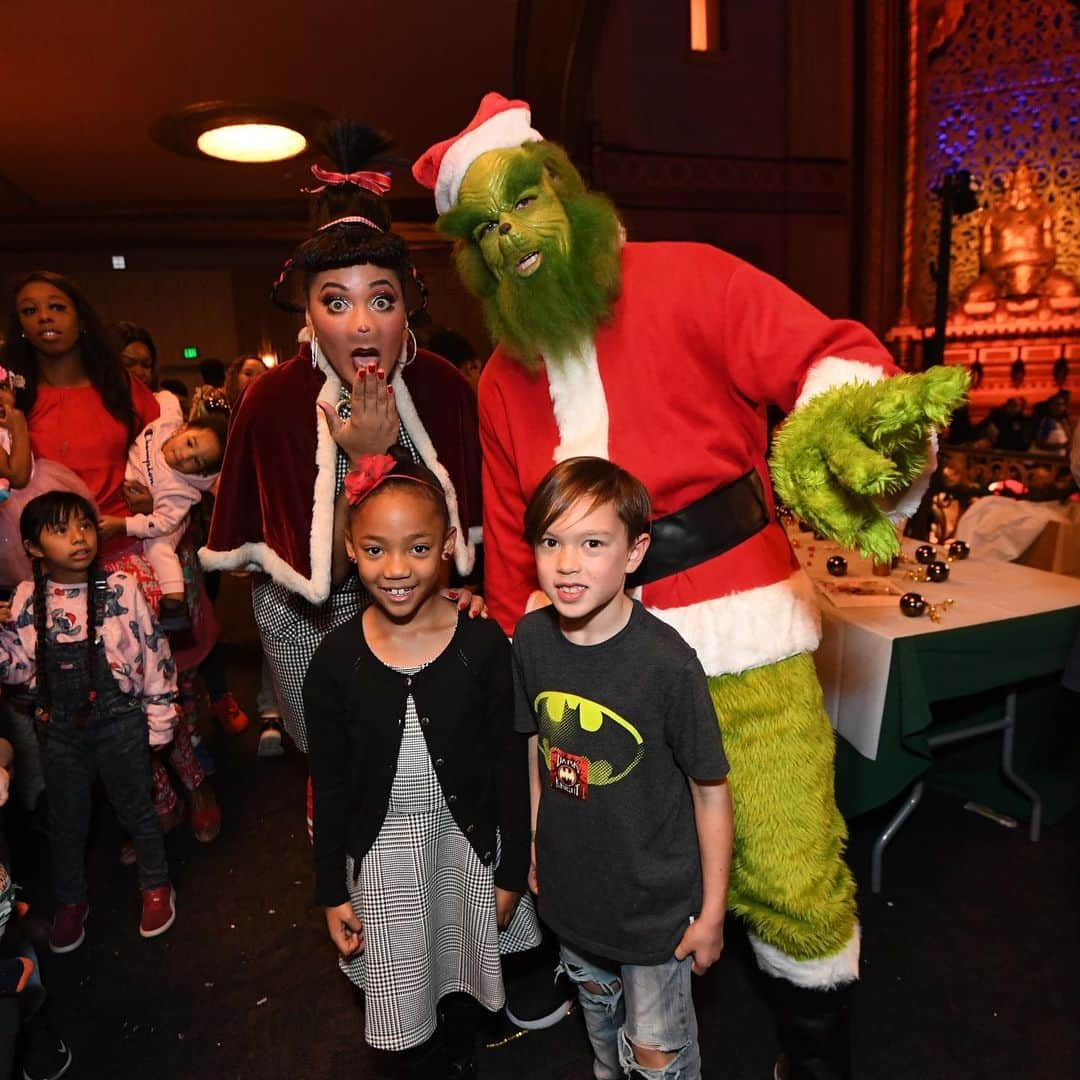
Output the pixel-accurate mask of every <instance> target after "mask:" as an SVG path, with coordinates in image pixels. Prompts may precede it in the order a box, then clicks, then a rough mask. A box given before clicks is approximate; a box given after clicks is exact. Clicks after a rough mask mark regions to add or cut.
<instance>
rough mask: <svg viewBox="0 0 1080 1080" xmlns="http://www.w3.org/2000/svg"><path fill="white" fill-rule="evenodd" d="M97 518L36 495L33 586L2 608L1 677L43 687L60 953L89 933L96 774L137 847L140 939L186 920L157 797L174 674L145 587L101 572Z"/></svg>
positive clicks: (29, 512)
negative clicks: (153, 772)
mask: <svg viewBox="0 0 1080 1080" xmlns="http://www.w3.org/2000/svg"><path fill="white" fill-rule="evenodd" d="M96 516H97V515H96V514H95V512H94V508H93V506H91V504H90V503H89V502H87V500H85V499H83V498H82V497H81V496H78V495H74V494H72V493H70V492H65V491H54V492H49V493H47V494H45V495H41V496H38V497H37V498H36V499H33V500H32V501H31V502H30V503H29V504H28V505H27V506H26V509H25V510H24V511H23V514H22V518H21V521H20V528H21V531H22V536H23V542H24V544H25V545H26V550H27V552H28V553H29V554H30V556H31V557H32V558H33V560H34V580H33V581H32V582H30V581H24V582H22V583H21V584H20V585H19V586H18V587H17V588H16V590H15V596H14V598H13V600H12V603H11V605H10V607H6V610H3V611H2V612H0V618H2V619H3V625H0V681H2V682H7V683H25V684H28V685H29V687H30V689H31V690H33V691H34V692H35V704H36V708H35V715H36V718H37V723H38V734H39V737H40V739H41V743H42V764H43V766H44V770H45V787H46V792H47V794H48V797H49V847H50V850H51V855H52V863H53V886H54V889H55V891H56V916H55V918H54V920H53V926H52V931H51V933H50V935H49V947H50V948H51V949H52V951H53V952H56V953H66V952H71V951H72V950H73V949H76V948H78V947H79V946H80V945H81V944H82V942H83V940H84V938H85V936H86V932H85V930H84V928H83V924H84V923H85V921H86V916H87V913H88V911H89V905H88V904H87V900H86V836H87V832H88V830H89V826H90V812H91V793H92V789H93V782H94V778H95V776H97V775H98V774H100V776H101V779H102V781H103V783H104V785H105V790H106V792H107V793H108V795H109V798H110V800H111V801H112V804H113V808H114V809H115V810H116V816H117V817H118V818H119V819H120V823H121V825H122V826H123V827H124V828H125V829H126V830H127V831H128V833H129V834H130V835H131V837H132V839H133V841H134V844H135V852H136V856H137V862H138V867H139V887H140V889H141V890H142V918H141V920H140V923H139V933H140V934H141V935H142V936H143V937H156V936H157V935H158V934H163V933H164V932H165V931H166V930H168V929H169V927H170V926H172V924H173V921H174V919H175V918H176V909H175V897H174V894H173V889H172V885H171V884H170V882H169V869H168V866H167V864H166V862H165V844H164V839H163V836H162V831H161V827H160V825H159V824H158V820H157V816H156V814H155V813H154V807H153V804H152V803H151V800H150V747H151V746H158V745H161V744H164V743H167V742H168V741H169V740H170V739H171V737H172V730H173V726H174V724H175V723H176V716H177V713H176V670H175V665H174V664H173V659H172V655H171V654H170V652H169V646H168V643H167V642H166V640H165V638H164V635H163V634H162V633H161V630H160V629H159V628H158V626H157V625H156V624H155V622H154V619H153V616H152V615H151V613H150V609H149V607H148V606H147V603H146V600H145V599H144V597H143V595H142V593H141V592H140V590H139V589H138V587H137V586H136V584H135V582H134V581H133V580H132V579H131V578H129V577H128V576H127V575H126V574H122V573H112V574H107V575H106V574H103V573H102V572H101V571H99V570H98V569H97V565H96V558H97V553H98V535H97V526H96V525H95V520H96ZM13 616H14V617H13ZM147 727H149V738H147Z"/></svg>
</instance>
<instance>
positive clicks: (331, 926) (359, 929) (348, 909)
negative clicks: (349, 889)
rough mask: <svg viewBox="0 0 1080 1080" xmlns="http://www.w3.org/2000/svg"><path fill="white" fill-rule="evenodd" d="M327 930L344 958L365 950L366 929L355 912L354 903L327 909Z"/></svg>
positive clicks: (348, 902)
mask: <svg viewBox="0 0 1080 1080" xmlns="http://www.w3.org/2000/svg"><path fill="white" fill-rule="evenodd" d="M326 928H327V930H329V931H330V940H331V941H332V942H333V943H334V944H335V945H336V946H337V951H338V952H339V953H341V955H342V956H344V957H349V956H352V955H353V954H354V953H358V952H362V951H363V949H364V927H363V924H362V923H361V922H360V920H359V919H358V918H357V917H356V912H355V911H353V907H352V901H350V900H346V901H345V903H344V904H339V905H338V906H337V907H328V908H327V909H326Z"/></svg>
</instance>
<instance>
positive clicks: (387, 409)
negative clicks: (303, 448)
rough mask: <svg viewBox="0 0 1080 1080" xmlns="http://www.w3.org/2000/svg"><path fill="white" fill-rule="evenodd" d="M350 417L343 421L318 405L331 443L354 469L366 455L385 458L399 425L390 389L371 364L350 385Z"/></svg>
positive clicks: (325, 405) (327, 407)
mask: <svg viewBox="0 0 1080 1080" xmlns="http://www.w3.org/2000/svg"><path fill="white" fill-rule="evenodd" d="M351 399H352V415H351V416H350V417H349V419H348V420H342V419H341V417H340V416H338V414H337V411H336V410H335V409H334V408H333V407H332V406H331V405H330V403H329V402H326V401H320V402H319V408H320V409H321V410H322V414H323V416H324V417H326V424H327V427H329V429H330V435H331V437H332V438H333V440H334V442H336V443H337V444H338V446H340V447H341V449H342V450H343V451H344V452H345V453H346V454H347V455H348V458H349V462H350V464H352V465H355V464H356V463H357V461H358V460H359V459H360V458H361V457H363V456H364V455H365V454H385V453H386V451H387V449H388V448H389V447H391V446H393V445H394V443H396V442H397V440H398V430H399V427H400V422H399V420H398V412H397V404H396V403H395V401H394V392H393V389H392V387H390V386H388V385H387V381H386V375H385V373H384V372H383V371H382V369H381V368H376V366H375V365H374V364H372V363H369V364H367V365H362V366H361V367H359V368H358V369H357V372H356V378H355V379H353V384H352V395H351Z"/></svg>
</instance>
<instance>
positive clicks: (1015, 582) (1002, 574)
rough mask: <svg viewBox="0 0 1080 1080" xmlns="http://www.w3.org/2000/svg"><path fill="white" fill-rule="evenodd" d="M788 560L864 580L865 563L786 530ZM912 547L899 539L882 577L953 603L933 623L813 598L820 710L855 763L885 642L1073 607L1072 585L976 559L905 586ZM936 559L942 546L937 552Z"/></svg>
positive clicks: (1076, 596) (876, 724) (876, 710)
mask: <svg viewBox="0 0 1080 1080" xmlns="http://www.w3.org/2000/svg"><path fill="white" fill-rule="evenodd" d="M790 536H791V537H792V538H793V540H794V541H795V542H797V544H798V546H797V547H796V549H795V553H796V555H798V557H799V561H800V562H801V563H802V565H803V567H804V568H805V569H806V571H807V573H809V575H810V577H811V579H813V580H815V581H822V580H828V579H829V574H828V572H827V570H826V569H825V562H826V560H827V559H828V557H829V556H830V555H843V556H844V557H845V558H846V559H847V560H848V576H849V577H868V576H870V574H871V569H870V564H869V563H868V562H867V560H865V559H863V558H862V557H861V556H859V555H858V554H856V553H854V552H850V551H844V550H842V549H841V548H840V547H839V546H838V545H837V544H833V543H829V542H827V541H820V540H814V539H813V538H812V534H811V533H803V532H798V531H797V530H791V532H790ZM918 546H919V545H918V543H917V542H914V541H908V540H905V541H904V554H905V557H906V558H907V559H909V560H910V561H908V562H901V564H900V566H899V567H897V568H896V569H895V570H894V571H893V572H892V574H891V575H890V577H891V580H892V582H893V583H894V584H895V585H896V586H897V587H898V588H899V589H901V590H902V591H903V592H917V593H919V594H920V595H922V596H923V597H925V598H926V599H927V600H929V601H931V602H939V601H942V600H944V599H945V598H946V597H952V598H953V599H954V600H955V601H956V603H955V604H954V605H953V606H952V607H950V608H949V610H948V611H947V612H946V614H945V615H944V616H943V617H942V619H941V621H940V622H938V623H934V622H931V621H930V618H929V616H927V615H923V616H921V617H919V618H909V617H908V616H906V615H904V614H902V613H901V611H900V608H899V604H898V603H890V604H888V605H887V606H882V607H837V606H836V605H834V604H833V603H832V602H831V601H830V600H828V599H827V598H826V597H825V596H823V595H822V594H821V593H819V594H818V600H819V607H820V609H821V621H822V641H821V646H820V648H819V649H818V651H817V652H816V653H815V654H814V659H815V662H816V664H817V670H818V676H819V677H820V679H821V685H822V689H823V691H824V694H825V708H826V710H827V711H828V713H829V717H830V718H831V719H832V722H833V726H834V727H835V728H836V730H837V731H838V732H839V733H840V734H841V735H842V736H843V737H844V738H845V739H847V741H848V742H849V743H851V745H852V746H854V747H855V749H856V750H858V751H859V753H860V754H862V755H863V757H866V758H869V759H871V760H873V759H874V758H876V757H877V748H878V739H879V737H880V734H881V717H882V713H883V711H884V707H885V691H886V688H887V686H888V682H889V667H890V664H891V662H892V647H893V642H894V641H895V640H896V639H897V638H902V637H912V636H915V635H918V634H944V633H949V632H950V631H954V630H959V629H961V628H963V627H970V626H980V625H982V624H984V623H989V622H998V621H1001V620H1005V619H1013V618H1017V617H1021V616H1025V615H1036V614H1039V613H1041V612H1044V611H1057V610H1060V609H1062V608H1069V607H1074V606H1078V605H1080V579H1078V578H1075V577H1071V576H1068V575H1065V574H1050V573H1046V572H1045V571H1042V570H1032V569H1031V568H1030V567H1026V566H1017V565H1016V564H1014V563H1007V562H999V561H995V560H991V559H980V558H978V556H977V553H976V554H974V555H972V556H971V557H970V558H968V559H964V560H956V561H954V562H953V563H952V568H951V571H950V574H949V580H948V581H946V582H943V583H942V584H934V583H933V582H915V581H911V580H910V579H909V578H908V576H907V573H908V571H909V570H912V569H914V568H915V567H916V566H917V565H918V564H917V563H915V561H914V556H913V552H914V550H915V548H916V547H918ZM937 550H938V552H939V553H940V555H941V556H942V558H944V556H945V551H946V548H945V547H944V546H942V547H939V548H938V549H937Z"/></svg>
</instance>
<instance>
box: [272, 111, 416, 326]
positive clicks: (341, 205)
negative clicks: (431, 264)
mask: <svg viewBox="0 0 1080 1080" xmlns="http://www.w3.org/2000/svg"><path fill="white" fill-rule="evenodd" d="M320 142H321V149H322V150H323V151H324V153H325V154H326V156H327V157H329V158H330V160H331V162H332V163H333V167H334V170H335V171H337V172H340V173H341V174H343V175H347V174H349V173H355V172H360V171H371V172H385V171H387V169H388V167H389V166H390V165H395V164H402V162H401V161H400V159H398V158H395V157H393V156H391V154H390V152H389V151H390V146H391V142H390V139H389V138H388V137H387V136H386V135H384V134H383V133H382V132H379V131H374V130H373V129H372V128H368V127H364V126H363V125H362V124H358V123H356V122H355V121H352V120H343V121H340V122H339V123H337V124H335V125H334V126H333V127H332V128H331V129H330V130H329V131H328V132H326V133H325V134H324V136H323V137H322V139H321V140H320ZM313 194H314V195H315V197H314V198H313V199H312V204H311V227H312V235H311V237H310V238H309V239H307V240H305V241H304V242H303V243H302V244H301V245H300V246H299V247H298V248H297V249H296V250H295V251H294V252H293V254H292V257H291V258H290V259H289V260H288V261H287V262H286V263H285V266H284V267H283V268H282V271H281V274H280V275H279V276H278V279H277V281H275V282H274V287H273V289H272V290H271V298H272V299H273V301H274V303H275V304H277V305H278V307H282V308H285V310H286V311H297V312H302V311H303V310H304V307H305V304H306V300H307V290H308V286H309V284H310V282H311V279H312V278H313V277H314V276H315V275H316V274H319V273H321V272H322V271H323V270H337V269H340V268H341V267H344V266H367V265H371V266H381V267H382V268H383V269H385V270H391V271H393V272H394V273H395V274H396V275H397V277H398V280H399V281H400V282H401V288H402V290H403V291H404V290H406V289H407V288H408V287H409V283H410V282H412V283H413V284H414V285H415V287H416V291H417V293H418V294H419V300H418V302H416V303H414V304H410V306H411V307H414V308H416V309H422V308H424V307H426V306H427V290H426V288H425V287H424V283H423V280H422V279H421V278H420V275H419V274H417V272H416V270H415V269H414V267H413V265H412V262H411V261H410V259H409V254H408V249H407V248H406V246H405V241H404V240H403V239H402V238H401V237H400V236H398V235H397V234H396V233H393V232H391V231H390V211H389V209H388V206H387V202H386V200H385V199H384V198H382V197H381V196H379V195H377V194H375V193H374V192H372V191H369V190H368V189H367V188H364V187H362V186H360V185H359V184H355V183H351V182H347V183H343V184H335V183H326V184H324V185H323V186H322V187H321V189H317V190H316V191H315V192H314V193H313ZM347 218H352V219H362V220H351V221H350V220H343V219H347Z"/></svg>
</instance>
